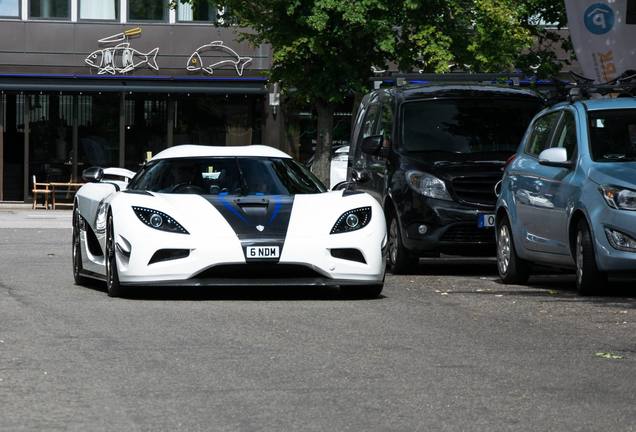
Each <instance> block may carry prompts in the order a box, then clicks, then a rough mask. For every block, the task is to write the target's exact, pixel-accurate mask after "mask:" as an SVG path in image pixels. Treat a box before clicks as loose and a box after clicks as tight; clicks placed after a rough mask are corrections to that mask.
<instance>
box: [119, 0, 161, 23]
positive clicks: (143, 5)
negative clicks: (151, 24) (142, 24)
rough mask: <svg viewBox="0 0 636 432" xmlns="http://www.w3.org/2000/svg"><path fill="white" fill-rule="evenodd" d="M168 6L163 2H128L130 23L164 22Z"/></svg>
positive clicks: (131, 0) (147, 0)
mask: <svg viewBox="0 0 636 432" xmlns="http://www.w3.org/2000/svg"><path fill="white" fill-rule="evenodd" d="M167 14H168V4H167V2H166V1H165V0H128V19H129V20H130V21H165V20H166V17H167Z"/></svg>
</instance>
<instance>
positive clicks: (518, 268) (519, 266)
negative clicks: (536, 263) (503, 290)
mask: <svg viewBox="0 0 636 432" xmlns="http://www.w3.org/2000/svg"><path fill="white" fill-rule="evenodd" d="M496 233H497V270H498V272H499V277H500V278H501V281H502V282H503V283H505V284H507V285H508V284H525V283H526V282H528V278H529V277H530V264H529V263H528V262H527V261H525V260H523V259H521V258H519V256H518V255H517V251H516V250H515V243H514V240H513V238H512V229H511V228H510V221H509V220H508V218H507V217H503V218H502V219H501V221H499V222H498V223H497V230H496Z"/></svg>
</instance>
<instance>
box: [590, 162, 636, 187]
mask: <svg viewBox="0 0 636 432" xmlns="http://www.w3.org/2000/svg"><path fill="white" fill-rule="evenodd" d="M588 177H589V178H590V180H592V181H593V182H594V183H597V184H599V185H611V186H620V187H624V188H630V189H634V188H636V162H611V163H609V162H606V163H597V164H595V165H594V166H593V167H592V168H591V169H590V172H589V174H588Z"/></svg>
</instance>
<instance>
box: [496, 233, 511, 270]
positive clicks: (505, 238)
mask: <svg viewBox="0 0 636 432" xmlns="http://www.w3.org/2000/svg"><path fill="white" fill-rule="evenodd" d="M511 247H512V245H511V241H510V231H509V230H508V225H506V224H503V225H501V227H500V228H499V235H498V236H497V265H498V266H499V272H500V273H501V274H507V273H508V269H509V268H510V258H511V255H512V251H511Z"/></svg>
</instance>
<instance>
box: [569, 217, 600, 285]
mask: <svg viewBox="0 0 636 432" xmlns="http://www.w3.org/2000/svg"><path fill="white" fill-rule="evenodd" d="M575 259H576V288H577V290H578V291H579V294H581V295H592V294H594V293H596V292H597V291H598V290H599V289H600V288H601V287H602V286H603V285H604V284H605V283H606V282H607V274H605V273H603V272H601V271H600V270H599V269H598V266H597V265H596V256H595V254H594V242H593V241H592V234H591V233H590V228H589V227H588V225H587V223H586V222H585V221H583V220H581V221H579V224H578V225H577V228H576V250H575Z"/></svg>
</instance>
